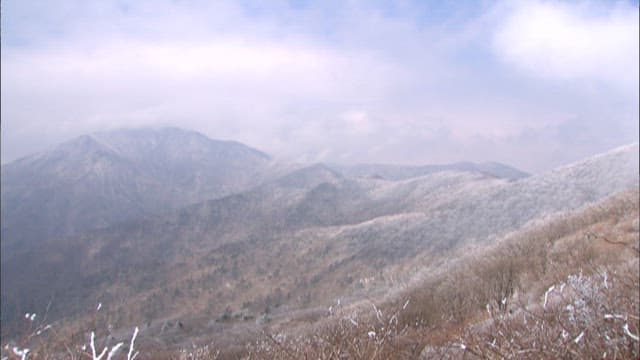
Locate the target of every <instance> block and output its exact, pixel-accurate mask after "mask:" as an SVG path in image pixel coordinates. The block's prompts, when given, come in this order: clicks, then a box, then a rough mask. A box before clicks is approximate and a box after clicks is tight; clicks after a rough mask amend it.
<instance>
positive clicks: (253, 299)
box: [0, 137, 639, 358]
mask: <svg viewBox="0 0 640 360" xmlns="http://www.w3.org/2000/svg"><path fill="white" fill-rule="evenodd" d="M116 138H117V137H116ZM125 143H126V142H125ZM111 144H112V145H113V146H116V145H117V146H120V147H121V148H120V149H121V150H119V153H120V154H126V156H127V157H129V158H132V159H134V158H136V155H135V153H136V152H137V151H141V150H140V149H139V148H142V149H145V148H146V143H145V144H138V145H136V147H134V148H129V147H124V145H118V144H119V143H118V141H115V140H113V139H112V142H111ZM234 146H235V145H234ZM224 148H225V149H227V148H226V147H224ZM126 149H137V150H131V153H129V152H128V150H127V151H125V150H126ZM225 151H226V150H225ZM247 151H249V153H250V154H253V152H252V151H250V150H247ZM484 166H485V167H486V169H485V170H483V171H477V170H472V171H467V170H459V169H456V168H455V166H454V167H453V170H452V169H450V168H447V169H444V170H438V171H432V170H433V169H432V168H429V167H425V168H420V169H419V170H420V171H427V173H426V174H424V175H421V176H418V177H411V178H404V176H405V175H406V174H405V170H407V169H404V168H402V169H401V171H400V170H399V173H398V175H397V178H396V179H386V178H384V177H383V176H369V175H366V176H349V175H345V174H344V173H342V172H340V171H338V170H337V169H336V168H335V167H329V166H325V165H322V164H314V165H308V166H290V167H280V168H279V170H277V171H276V172H274V173H271V175H269V177H271V178H269V177H265V178H256V179H254V180H255V181H258V182H259V184H257V185H256V186H253V187H251V188H250V189H245V190H243V191H238V192H235V193H232V194H229V195H226V196H222V197H215V198H212V199H210V200H207V201H202V202H198V203H195V204H191V205H188V206H185V207H181V208H179V209H177V210H168V209H167V210H166V212H165V213H164V214H160V215H154V216H148V217H143V218H137V217H136V218H132V219H129V220H126V221H122V222H118V223H115V224H112V225H109V226H107V227H104V228H99V229H93V230H91V231H86V232H82V233H77V234H74V235H69V236H64V237H51V238H45V239H42V240H41V241H38V242H34V243H30V244H23V245H24V246H22V247H21V248H20V249H19V251H10V252H5V251H3V254H2V264H1V266H2V268H1V272H0V276H1V280H2V281H1V287H2V291H1V296H2V302H1V306H2V311H1V315H2V322H1V325H2V330H3V331H2V343H3V345H4V344H9V343H10V344H20V348H22V347H24V346H29V348H30V349H32V350H33V352H32V354H36V351H40V353H39V354H41V355H42V356H44V354H47V356H54V355H55V354H61V353H69V352H71V353H76V352H82V350H80V349H81V347H82V345H86V344H88V341H89V340H88V334H90V333H91V331H95V333H96V339H97V342H98V343H99V344H100V345H101V346H109V347H111V346H114V345H115V344H116V343H119V342H123V343H126V342H127V341H128V339H130V337H131V333H132V329H134V328H135V327H139V328H140V333H139V335H138V337H137V340H136V348H137V349H140V351H141V355H140V356H141V357H146V356H149V358H162V357H164V356H167V357H175V356H179V350H180V349H182V350H185V351H186V352H185V353H184V354H182V355H185V356H187V355H188V354H189V352H190V351H191V350H194V349H199V354H201V355H203V356H205V355H204V354H206V353H207V352H209V353H210V354H209V355H207V356H214V354H216V353H217V354H218V355H217V356H223V355H224V356H225V357H226V356H229V357H231V358H234V357H238V356H242V357H247V356H249V357H252V358H271V357H275V358H287V357H293V358H298V357H300V356H302V354H309V355H308V356H309V357H311V358H334V357H341V356H347V357H350V358H389V357H390V356H392V355H393V354H396V355H393V356H398V357H404V358H415V357H417V356H418V355H420V354H422V355H420V356H427V357H437V356H440V355H443V354H445V355H443V356H458V355H460V354H467V355H468V354H473V352H475V353H476V355H477V356H480V357H488V355H486V354H488V353H487V351H490V349H486V348H482V346H484V345H486V344H485V343H486V341H484V340H483V339H486V338H487V337H490V336H494V338H492V339H490V340H488V341H489V343H490V344H492V345H491V348H492V349H494V350H495V349H498V348H499V351H500V353H502V354H503V355H504V354H507V353H508V351H516V353H509V354H510V355H509V356H520V355H519V354H520V353H517V351H525V350H526V351H529V350H530V349H529V348H525V345H523V346H522V348H518V349H515V348H509V346H510V345H508V344H512V343H513V342H512V341H511V340H512V339H511V338H508V337H496V335H495V334H494V335H491V333H490V332H487V331H489V329H493V328H496V327H499V326H505V327H509V328H514V329H515V328H517V327H518V326H520V327H521V330H522V331H520V332H519V334H524V328H526V327H527V326H529V325H531V324H536V321H543V322H542V323H541V324H542V325H541V326H543V327H544V328H545V329H549V328H550V327H551V326H559V325H557V324H561V325H562V324H563V322H562V321H566V319H564V318H561V317H560V315H557V316H556V318H557V319H556V320H554V321H555V322H554V323H553V324H555V325H553V324H551V323H549V321H551V320H549V319H547V318H546V317H545V316H546V315H545V314H546V313H545V311H547V310H549V311H551V310H552V309H555V308H554V306H557V307H558V309H560V308H563V309H566V308H567V306H568V305H571V306H572V307H573V308H575V309H577V308H578V304H568V303H566V304H565V303H563V301H565V299H566V298H570V296H572V295H573V294H574V293H576V292H578V291H579V290H578V289H577V288H576V289H573V288H574V287H579V286H583V285H584V284H583V283H585V282H591V283H593V284H595V283H604V282H605V280H604V279H601V278H598V276H601V277H602V276H606V283H607V286H606V287H605V288H604V289H601V288H597V289H596V290H594V291H599V292H601V293H602V294H603V295H602V296H600V297H599V298H598V299H601V298H602V299H608V298H607V296H609V295H607V294H609V293H610V291H609V290H610V289H616V290H615V291H622V290H624V289H622V290H621V289H618V288H616V287H615V286H618V285H616V284H627V285H626V286H628V289H631V290H636V289H637V288H638V287H637V277H636V278H633V276H632V274H627V275H628V276H627V275H624V274H625V271H626V270H624V269H625V268H628V267H631V268H632V267H633V266H634V264H636V263H634V262H637V250H633V249H632V247H634V246H636V247H637V232H638V231H637V227H638V226H637V221H636V222H635V223H634V222H633V221H634V220H633V219H634V216H635V219H637V216H638V214H637V212H638V200H637V197H638V195H637V189H638V186H639V184H638V181H639V178H638V173H639V170H638V144H633V145H629V146H625V147H621V148H618V149H614V150H612V151H610V152H607V153H604V154H601V155H598V156H594V157H592V158H589V159H586V160H584V161H581V162H578V163H575V164H572V165H569V166H565V167H562V168H558V169H556V170H554V171H551V172H549V173H545V174H539V175H535V176H530V177H521V176H519V175H518V176H516V175H517V174H520V173H518V172H514V171H511V170H508V168H506V167H501V166H498V165H496V164H489V165H484ZM359 169H360V170H358V171H365V170H366V171H369V170H370V169H385V171H388V172H391V173H392V172H393V171H394V169H395V168H394V167H389V166H365V167H362V168H359ZM362 169H365V170H362ZM425 169H426V170H425ZM414 170H415V169H414ZM414 170H411V171H414ZM416 171H417V170H416ZM490 171H503V172H505V174H512V175H514V174H515V175H514V177H510V176H508V175H505V176H506V177H499V176H496V173H491V172H490ZM278 172H281V173H278ZM612 174H615V176H614V175H612ZM211 186H213V185H211ZM629 189H631V190H629ZM3 197H4V195H3ZM3 201H4V200H3ZM97 203H99V201H98V202H97ZM594 204H596V205H594ZM3 208H4V207H3ZM4 216H5V215H4V213H3V217H4ZM3 229H4V224H3ZM5 234H10V232H5V233H3V246H5V245H4V244H5V240H7V239H5ZM14 240H15V239H13V240H12V238H9V239H8V241H10V242H11V241H14ZM622 244H624V245H622ZM3 249H9V250H15V249H14V248H13V247H11V246H10V247H7V248H3ZM634 251H635V252H634ZM614 259H615V260H616V261H614ZM605 273H606V275H602V274H605ZM623 275H624V276H623ZM634 281H635V282H634ZM563 284H564V285H563ZM580 284H582V285H580ZM609 285H611V287H609ZM551 286H555V287H554V288H553V289H552V290H549V289H550V288H551ZM584 286H587V285H584ZM584 286H583V287H584ZM560 288H562V290H559V289H560ZM594 289H595V288H594ZM625 289H626V288H625ZM628 289H627V290H628ZM565 290H566V292H565ZM544 293H546V300H545V301H544V306H543V307H542V313H540V311H541V310H540V296H542V295H544ZM581 299H582V298H581ZM625 299H631V300H630V301H632V302H631V303H625V304H626V305H624V306H627V307H620V306H622V305H620V306H618V305H616V304H617V303H611V304H609V305H606V306H609V307H610V308H611V309H612V311H614V310H615V311H618V310H619V311H622V310H624V311H627V312H628V314H626V313H625V314H622V313H621V312H615V313H611V314H609V313H607V315H611V316H613V317H610V318H607V319H606V320H607V321H609V320H611V321H622V319H626V320H625V323H624V324H622V326H625V325H626V327H625V328H623V330H622V331H623V332H622V333H621V334H622V335H625V336H626V338H625V337H622V338H620V339H626V340H628V339H631V340H633V339H634V336H637V335H638V326H637V316H638V315H637V311H636V312H635V313H634V312H633V311H631V310H633V306H635V305H633V304H637V302H636V303H633V301H635V300H634V299H635V298H634V297H629V296H626V295H625ZM581 301H582V300H581ZM602 301H604V300H602ZM606 301H614V300H606ZM629 304H630V305H629ZM563 306H564V307H563ZM589 306H591V305H589ZM628 306H631V308H629V307H628ZM583 308H584V307H583ZM583 308H581V309H582V310H580V311H583V310H584V311H583V312H585V313H590V311H591V309H590V308H588V307H587V308H584V309H583ZM618 308H619V309H618ZM585 309H586V310H585ZM558 311H559V310H558ZM598 311H600V310H598ZM26 313H28V314H34V313H37V314H39V316H38V318H37V319H38V320H36V321H35V322H34V321H31V320H29V321H25V314H26ZM563 314H564V313H563ZM618 315H619V316H622V318H620V317H617V316H618ZM30 316H32V315H30ZM527 316H532V317H531V318H527ZM633 316H635V317H636V322H635V323H634V322H633V319H634V318H633ZM540 317H542V318H540ZM574 318H575V316H574ZM540 319H542V320H540ZM598 319H599V318H597V319H596V320H598ZM516 320H518V321H523V322H524V321H526V324H524V325H523V324H521V323H518V322H517V321H516ZM574 320H575V319H574ZM577 324H582V323H579V322H578V323H577ZM597 324H599V323H597ZM607 324H609V322H607V323H606V324H604V325H602V326H605V325H607ZM616 324H617V323H616ZM47 326H49V327H48V328H47ZM562 326H564V327H562ZM562 326H561V327H562V329H563V330H564V332H561V333H560V335H559V336H560V337H561V338H563V339H565V340H566V339H569V337H571V336H573V341H577V342H576V344H579V343H581V342H582V341H583V340H587V339H591V338H590V337H589V336H591V335H593V333H594V331H592V330H589V332H585V333H584V334H582V335H581V336H580V338H579V339H578V340H576V338H577V337H578V335H580V333H577V334H573V331H574V330H576V331H577V329H578V328H579V327H584V326H582V325H579V326H578V325H576V326H578V327H576V328H571V327H570V326H569V325H562ZM589 326H591V325H589ZM593 326H595V327H597V326H600V325H593ZM616 326H617V325H616ZM44 328H47V329H48V330H47V331H44V332H42V330H43V329H44ZM49 330H52V331H49ZM583 330H584V329H583ZM618 330H619V329H618ZM38 331H40V332H41V334H37V335H38V336H31V335H33V334H36V333H37V332H38ZM499 331H500V332H501V333H502V334H506V332H505V331H504V330H502V328H499ZM580 331H582V330H580ZM485 333H486V337H482V336H484V335H483V334H485ZM540 333H541V334H542V333H543V332H542V331H541V332H540ZM615 334H617V335H619V334H618V333H615ZM615 334H614V333H607V336H609V338H612V336H613V335H615ZM628 334H631V335H628ZM617 335H615V336H617ZM501 336H502V335H501ZM594 336H595V335H594ZM627 338H628V339H627ZM554 339H555V338H554ZM494 340H495V341H494ZM556 340H557V339H556ZM626 340H625V341H626ZM483 341H484V342H483ZM501 341H502V343H501ZM514 341H515V340H514ZM518 341H520V340H518ZM521 341H523V344H524V342H526V341H528V340H526V339H524V338H523V339H522V340H521ZM621 341H622V340H621ZM534 342H535V344H537V345H540V342H539V341H538V340H535V341H534ZM592 343H593V342H592ZM39 344H40V345H39ZM454 344H457V345H454ZM483 344H484V345H483ZM527 344H529V343H527ZM554 344H555V345H553V346H559V345H558V344H556V343H554ZM624 344H627V345H629V344H631V345H633V344H634V343H633V342H630V343H624ZM44 345H46V347H42V346H44ZM529 345H530V347H533V348H535V346H534V345H533V344H529ZM529 345H527V346H529ZM565 345H566V344H565ZM474 346H475V347H474ZM545 346H547V345H545ZM548 346H552V345H551V344H549V345H548ZM603 346H604V345H603ZM625 346H626V345H625ZM496 347H497V348H496ZM565 347H566V346H565ZM627 347H628V346H627ZM546 348H547V347H545V349H546ZM548 348H549V349H551V347H548ZM601 348H602V346H600V347H598V349H601ZM37 349H41V350H37ZM43 349H44V350H43ZM186 349H189V350H188V351H187V350H186ZM629 349H631V350H630V351H636V350H634V349H637V348H633V346H631V347H630V348H629ZM462 350H464V351H462ZM460 351H462V353H460ZM472 351H473V352H472ZM526 351H525V352H524V353H522V354H526V353H527V352H526ZM581 351H582V350H581ZM589 351H591V350H589ZM615 351H618V352H619V353H621V354H623V352H622V350H615ZM452 354H453V355H452ZM456 354H457V355H456ZM478 354H479V355H478ZM483 354H484V355H483ZM541 354H542V353H541ZM577 354H582V353H577ZM624 354H627V353H624ZM631 354H633V352H631ZM467 355H465V356H467ZM543 355H544V356H548V354H547V355H545V354H543ZM180 356H181V355H180ZM461 356H462V355H461ZM505 356H506V355H505ZM522 356H525V355H522ZM526 356H528V355H526ZM531 356H532V357H535V356H534V355H531ZM567 356H577V355H575V354H573V353H571V354H569V355H567Z"/></svg>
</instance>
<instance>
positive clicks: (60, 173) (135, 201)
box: [2, 128, 270, 253]
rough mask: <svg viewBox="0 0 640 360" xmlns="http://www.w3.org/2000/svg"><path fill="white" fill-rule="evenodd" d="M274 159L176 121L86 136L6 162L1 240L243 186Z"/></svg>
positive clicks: (136, 214) (141, 212) (23, 241)
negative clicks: (184, 127)
mask: <svg viewBox="0 0 640 360" xmlns="http://www.w3.org/2000/svg"><path fill="white" fill-rule="evenodd" d="M269 164H270V159H269V157H268V156H267V155H265V154H263V153H261V152H259V151H257V150H255V149H252V148H249V147H247V146H245V145H242V144H240V143H236V142H228V141H216V140H211V139H209V138H207V137H205V136H203V135H201V134H198V133H196V132H191V131H185V130H180V129H176V128H162V129H156V130H148V129H145V130H119V131H114V132H107V133H96V134H92V135H85V136H81V137H79V138H76V139H74V140H71V141H69V142H67V143H64V144H62V145H60V146H58V147H56V148H55V149H53V150H51V151H48V152H44V153H40V154H37V155H33V156H30V157H26V158H23V159H20V160H18V161H15V162H13V163H10V164H7V165H3V166H2V248H3V250H4V249H7V250H8V251H10V250H9V249H11V248H16V247H19V245H20V246H24V245H27V244H29V243H38V242H42V241H44V240H47V239H51V238H56V237H63V236H68V235H71V234H74V233H78V232H82V231H87V230H90V229H96V228H100V227H105V226H108V225H111V224H114V223H117V222H120V221H124V220H131V219H135V218H140V217H144V216H148V215H153V214H159V213H163V212H167V211H170V210H173V209H177V208H179V207H181V206H184V205H187V204H190V203H195V202H197V201H202V200H206V199H210V198H216V197H221V196H224V195H228V194H231V193H234V192H238V191H241V190H244V189H247V188H249V187H251V186H254V185H257V184H258V183H260V182H261V181H262V179H263V175H264V173H265V171H267V169H268V168H269ZM11 251H12V250H11ZM3 253H4V251H3Z"/></svg>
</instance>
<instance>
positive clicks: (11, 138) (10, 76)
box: [1, 0, 639, 172]
mask: <svg viewBox="0 0 640 360" xmlns="http://www.w3.org/2000/svg"><path fill="white" fill-rule="evenodd" d="M1 10H2V14H1V15H2V17H1V21H2V29H1V30H2V34H1V41H2V54H1V57H2V74H1V75H2V77H1V79H2V80H1V83H2V88H1V90H2V102H1V109H2V110H1V111H2V114H1V115H2V124H1V133H2V142H1V146H2V163H7V162H10V161H12V160H14V159H16V158H19V157H21V156H25V155H27V154H29V153H32V152H35V151H41V150H43V149H46V148H48V147H50V146H52V145H54V144H56V143H59V142H61V141H64V140H68V139H70V138H72V137H74V136H77V135H80V134H84V133H87V132H93V131H103V130H109V129H114V128H122V127H141V126H165V125H172V126H179V127H184V128H189V129H193V130H197V131H200V132H203V133H204V134H206V135H208V136H209V137H212V138H216V139H234V140H238V141H241V142H244V143H246V144H248V145H251V146H254V147H256V148H259V149H261V150H263V151H265V152H268V153H270V154H272V155H274V156H276V157H280V158H284V159H288V160H294V161H331V162H394V163H403V164H425V163H445V162H452V161H460V160H471V161H501V162H505V163H508V164H511V165H514V166H516V167H519V168H521V169H524V170H527V171H530V172H540V171H545V170H548V169H550V168H552V167H554V166H557V165H561V164H566V163H569V162H571V161H575V160H578V159H581V158H583V157H586V156H589V155H592V154H595V153H598V152H601V151H605V150H607V149H610V148H613V147H616V146H619V145H623V144H626V143H630V142H634V141H638V116H639V114H638V107H639V102H638V97H639V93H638V86H639V84H638V77H639V74H638V66H639V64H638V21H639V20H638V13H639V12H638V2H637V0H636V1H632V0H625V1H618V2H616V1H570V2H569V1H568V2H554V1H517V0H516V1H477V2H470V1H422V0H416V1H388V2H384V1H367V0H362V1H357V0H356V1H345V0H336V1H332V0H329V1H307V0H297V1H278V0H272V1H245V0H242V1H178V0H175V1H165V0H153V1H150V0H149V1H145V0H142V1H124V0H106V1H84V0H60V1H57V0H56V1H51V0H31V1H26V0H3V1H2V3H1Z"/></svg>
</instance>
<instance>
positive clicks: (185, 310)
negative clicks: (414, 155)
mask: <svg viewBox="0 0 640 360" xmlns="http://www.w3.org/2000/svg"><path fill="white" fill-rule="evenodd" d="M638 173H639V170H638V144H632V145H628V146H624V147H621V148H617V149H614V150H612V151H610V152H607V153H605V154H601V155H598V156H594V157H591V158H589V159H586V160H584V161H582V162H578V163H575V164H572V165H568V166H565V167H562V168H559V169H556V170H554V171H551V172H549V173H545V174H537V175H534V176H527V174H525V173H523V172H521V171H519V170H517V169H514V168H511V167H509V166H507V165H503V164H497V163H487V164H473V163H459V164H452V165H440V166H421V167H403V166H393V165H352V166H347V165H323V164H311V165H300V164H295V165H293V164H277V163H275V162H274V161H273V160H272V159H270V158H269V156H268V155H265V154H263V153H261V152H260V151H258V150H255V149H251V148H249V147H247V146H245V145H242V144H239V143H234V142H221V141H215V140H211V139H208V138H206V137H204V136H202V135H200V134H197V133H194V132H190V131H184V130H179V129H174V128H170V129H156V130H122V131H116V132H112V133H102V134H94V135H87V136H83V137H81V138H78V139H76V140H73V141H71V142H68V143H65V144H62V145H60V146H59V147H57V148H55V149H53V150H52V151H49V152H45V153H42V154H38V155H34V156H30V157H27V158H24V159H21V160H19V161H16V162H14V163H11V164H8V165H6V166H3V167H2V250H3V251H2V269H1V270H2V275H1V276H2V326H3V329H11V328H12V324H13V323H14V322H15V321H16V320H17V319H18V317H20V316H22V314H23V313H24V312H28V311H36V312H42V311H44V309H45V308H46V307H47V304H48V302H49V301H52V302H53V304H52V306H51V309H50V316H51V318H52V319H61V318H63V317H66V318H70V319H74V318H75V319H81V318H83V313H85V312H86V309H91V308H92V306H95V304H96V303H98V302H102V303H104V304H105V308H106V310H105V311H107V312H108V314H109V316H110V317H111V319H112V320H111V321H112V322H113V324H114V326H116V327H126V326H131V325H135V324H140V323H142V322H144V323H147V324H148V328H147V329H146V331H147V336H153V337H156V338H157V339H158V341H160V342H162V343H164V344H166V345H167V346H169V345H170V343H171V342H172V341H178V340H176V339H175V338H169V337H168V335H167V334H164V333H163V332H161V331H160V330H161V325H162V323H163V321H167V320H178V319H181V320H182V321H185V322H186V321H191V322H192V323H193V324H194V325H193V328H192V334H191V335H192V336H199V335H204V334H206V333H212V332H213V333H215V332H220V331H222V330H221V328H219V327H216V326H215V325H211V323H210V322H209V321H210V320H212V319H215V318H216V317H218V316H219V315H220V314H223V313H225V312H227V311H233V312H235V311H242V312H244V313H245V314H254V316H256V315H259V314H261V313H263V312H265V311H267V310H266V309H269V310H268V311H271V312H273V313H274V314H275V315H274V316H277V315H278V314H286V313H287V312H290V311H293V310H296V309H305V308H312V307H314V306H325V305H326V304H330V303H332V301H334V299H336V298H344V297H350V296H353V297H357V296H363V295H364V294H370V293H372V292H375V291H377V290H380V289H385V288H387V287H388V285H389V284H390V282H392V281H393V279H394V278H395V277H397V276H404V275H406V274H405V273H403V269H404V270H406V269H407V268H409V267H411V266H418V265H417V264H424V263H426V262H432V263H434V264H435V263H437V262H438V261H442V259H443V258H444V257H445V255H446V254H450V253H451V252H453V251H456V250H457V249H460V248H462V247H463V246H465V245H470V244H476V245H477V244H485V243H489V242H490V241H491V240H494V239H498V238H500V237H501V236H504V235H505V234H507V233H509V232H511V231H514V230H517V229H519V228H521V227H522V226H524V225H526V224H528V223H530V222H534V221H537V220H539V219H541V218H543V217H545V216H551V215H553V214H557V213H561V212H564V211H568V210H571V209H576V208H580V207H582V206H585V205H587V204H589V203H592V202H595V201H598V200H601V199H603V198H605V197H607V196H609V195H612V194H615V193H617V192H620V191H623V190H626V189H628V188H630V187H636V188H637V187H638ZM5 250H6V251H5ZM52 299H53V300H52ZM283 316H284V315H283ZM230 326H235V325H233V324H232V325H230ZM174 335H175V334H174Z"/></svg>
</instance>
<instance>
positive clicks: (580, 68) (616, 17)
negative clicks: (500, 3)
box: [494, 1, 638, 90]
mask: <svg viewBox="0 0 640 360" xmlns="http://www.w3.org/2000/svg"><path fill="white" fill-rule="evenodd" d="M494 46H495V50H496V52H497V53H498V54H499V56H501V57H503V58H504V60H506V61H507V62H509V63H511V64H513V65H515V66H517V67H519V68H521V69H523V70H525V71H528V72H529V73H531V74H533V75H535V76H542V77H550V78H558V79H563V80H573V79H577V80H584V79H586V80H597V81H602V82H606V83H608V84H609V85H613V86H617V87H623V88H624V90H631V89H637V87H638V9H637V5H631V4H628V3H626V4H625V3H617V4H614V6H612V7H603V6H602V4H601V3H593V2H591V3H590V2H576V3H560V2H549V1H529V2H518V3H517V5H516V6H515V7H514V8H513V9H511V11H510V12H509V13H508V14H507V15H506V19H505V21H504V23H503V24H502V26H500V27H499V30H498V31H497V32H496V34H495V38H494Z"/></svg>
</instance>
